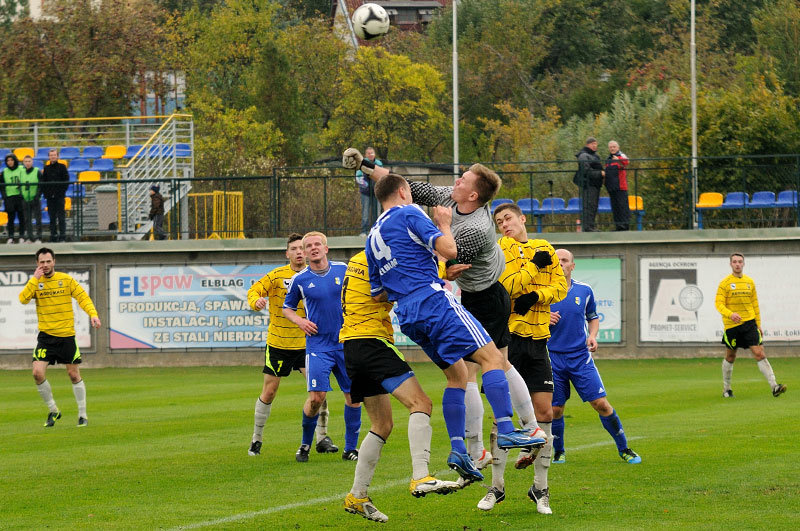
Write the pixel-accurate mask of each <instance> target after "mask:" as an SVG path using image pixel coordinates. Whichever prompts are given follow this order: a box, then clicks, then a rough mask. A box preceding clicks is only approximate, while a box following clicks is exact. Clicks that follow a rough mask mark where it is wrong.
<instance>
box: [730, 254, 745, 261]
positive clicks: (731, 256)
mask: <svg viewBox="0 0 800 531" xmlns="http://www.w3.org/2000/svg"><path fill="white" fill-rule="evenodd" d="M734 256H741V257H742V260H744V255H743V254H742V253H739V252H736V253H731V255H730V257H728V261H731V260H733V257H734Z"/></svg>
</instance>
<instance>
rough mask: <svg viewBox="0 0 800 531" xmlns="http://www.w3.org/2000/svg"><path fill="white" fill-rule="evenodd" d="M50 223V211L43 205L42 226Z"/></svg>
mask: <svg viewBox="0 0 800 531" xmlns="http://www.w3.org/2000/svg"><path fill="white" fill-rule="evenodd" d="M45 224H47V225H49V224H50V212H48V211H47V207H46V206H42V226H44V225H45Z"/></svg>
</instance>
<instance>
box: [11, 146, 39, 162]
mask: <svg viewBox="0 0 800 531" xmlns="http://www.w3.org/2000/svg"><path fill="white" fill-rule="evenodd" d="M14 155H16V156H17V158H18V159H19V160H22V159H24V158H25V157H26V156H28V157H33V156H34V155H35V153H34V152H33V148H28V147H20V148H17V149H15V150H14Z"/></svg>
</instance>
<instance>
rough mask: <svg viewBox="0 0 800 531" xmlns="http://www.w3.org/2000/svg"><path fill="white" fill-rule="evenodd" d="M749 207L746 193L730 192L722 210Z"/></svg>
mask: <svg viewBox="0 0 800 531" xmlns="http://www.w3.org/2000/svg"><path fill="white" fill-rule="evenodd" d="M746 206H747V194H746V193H744V192H730V193H729V194H727V195H726V196H725V201H724V202H723V203H722V205H721V206H720V208H725V209H733V208H745V207H746Z"/></svg>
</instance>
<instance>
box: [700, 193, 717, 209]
mask: <svg viewBox="0 0 800 531" xmlns="http://www.w3.org/2000/svg"><path fill="white" fill-rule="evenodd" d="M721 205H722V194H720V193H718V192H703V193H702V194H700V198H699V199H698V200H697V205H695V206H696V207H697V208H717V207H719V206H721Z"/></svg>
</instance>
